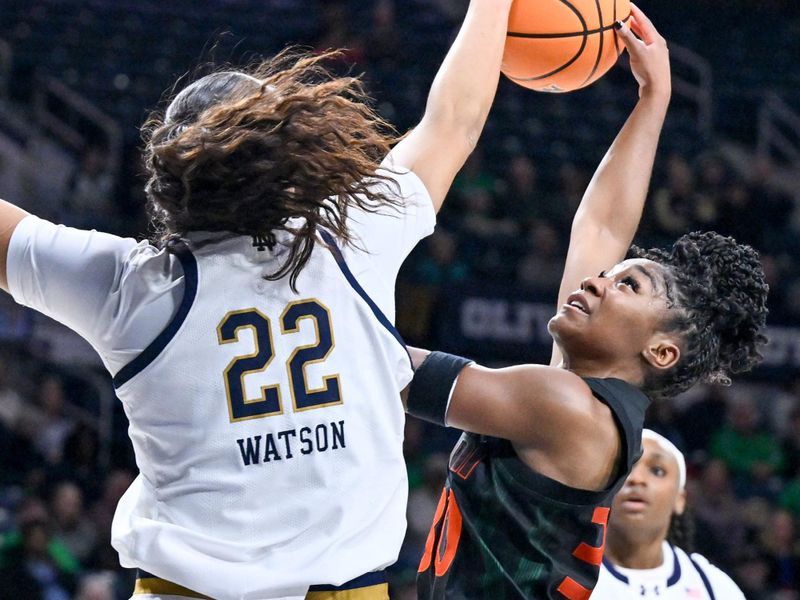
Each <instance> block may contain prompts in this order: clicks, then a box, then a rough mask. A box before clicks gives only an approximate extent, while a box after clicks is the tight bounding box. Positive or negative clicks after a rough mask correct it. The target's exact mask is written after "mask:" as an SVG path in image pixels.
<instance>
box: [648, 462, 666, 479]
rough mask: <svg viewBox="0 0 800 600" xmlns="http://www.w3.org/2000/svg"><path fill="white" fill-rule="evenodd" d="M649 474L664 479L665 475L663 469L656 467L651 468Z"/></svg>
mask: <svg viewBox="0 0 800 600" xmlns="http://www.w3.org/2000/svg"><path fill="white" fill-rule="evenodd" d="M650 472H651V473H652V474H653V475H655V476H656V477H664V476H665V475H666V474H667V472H666V470H664V467H659V466H658V465H656V466H653V467H651V468H650Z"/></svg>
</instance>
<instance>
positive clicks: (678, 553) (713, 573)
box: [590, 542, 744, 600]
mask: <svg viewBox="0 0 800 600" xmlns="http://www.w3.org/2000/svg"><path fill="white" fill-rule="evenodd" d="M663 553H664V563H663V564H662V565H661V566H660V567H656V568H655V569H625V568H623V567H618V566H615V565H613V564H612V563H611V562H610V561H609V560H608V559H607V558H604V559H603V564H602V567H601V568H600V578H599V579H598V580H597V585H596V586H595V588H594V591H593V592H592V595H591V597H590V600H626V599H630V600H634V599H635V600H647V599H648V598H650V599H652V600H744V594H743V593H742V591H741V590H740V589H739V588H738V586H737V585H736V584H735V583H734V582H733V580H732V579H731V578H730V577H728V576H727V575H726V574H725V573H723V572H722V571H720V570H719V569H718V568H717V567H715V566H714V565H712V564H711V563H710V562H708V560H707V559H706V558H705V557H704V556H702V555H701V554H692V555H691V556H690V555H688V554H686V552H684V551H683V550H681V549H680V548H676V547H674V546H671V545H670V544H669V543H667V542H663Z"/></svg>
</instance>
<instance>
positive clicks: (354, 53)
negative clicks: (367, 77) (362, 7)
mask: <svg viewBox="0 0 800 600" xmlns="http://www.w3.org/2000/svg"><path fill="white" fill-rule="evenodd" d="M350 13H351V11H350V10H348V6H347V2H342V1H340V0H326V1H325V2H318V3H317V14H318V15H321V16H322V22H321V23H320V26H321V29H320V35H319V37H318V38H317V41H316V42H315V43H314V48H315V49H316V50H317V51H319V52H324V51H325V50H332V49H343V50H345V56H344V59H343V62H345V63H347V64H352V63H359V62H361V61H363V60H364V42H363V40H362V39H361V38H360V37H358V35H357V34H356V33H355V32H354V31H353V27H352V23H353V19H352V17H351V14H350Z"/></svg>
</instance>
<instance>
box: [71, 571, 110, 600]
mask: <svg viewBox="0 0 800 600" xmlns="http://www.w3.org/2000/svg"><path fill="white" fill-rule="evenodd" d="M75 600H115V596H114V577H113V575H111V574H110V573H93V574H91V575H87V576H85V577H84V578H83V579H81V583H80V586H78V592H77V594H76V595H75Z"/></svg>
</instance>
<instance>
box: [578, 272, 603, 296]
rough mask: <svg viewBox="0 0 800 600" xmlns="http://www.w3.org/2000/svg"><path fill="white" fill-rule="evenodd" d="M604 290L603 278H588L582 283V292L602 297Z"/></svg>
mask: <svg viewBox="0 0 800 600" xmlns="http://www.w3.org/2000/svg"><path fill="white" fill-rule="evenodd" d="M603 288H604V282H603V278H602V277H586V278H585V279H584V280H583V281H581V291H582V292H588V293H590V294H592V295H594V296H598V297H599V296H601V295H602V290H603Z"/></svg>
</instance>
